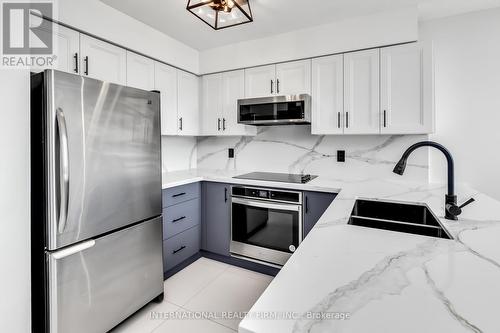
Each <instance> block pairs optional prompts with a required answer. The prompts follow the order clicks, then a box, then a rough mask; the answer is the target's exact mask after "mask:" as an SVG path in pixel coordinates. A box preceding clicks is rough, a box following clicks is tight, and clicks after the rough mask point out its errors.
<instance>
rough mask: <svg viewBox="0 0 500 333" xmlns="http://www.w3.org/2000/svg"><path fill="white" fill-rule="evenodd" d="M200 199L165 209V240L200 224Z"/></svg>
mask: <svg viewBox="0 0 500 333" xmlns="http://www.w3.org/2000/svg"><path fill="white" fill-rule="evenodd" d="M200 204H201V202H200V199H199V198H198V199H193V200H189V201H185V202H181V203H180V204H177V205H174V206H170V207H167V208H164V209H163V239H168V238H170V237H172V236H175V235H177V234H178V233H180V232H183V231H184V230H187V229H189V228H192V227H194V226H195V225H199V224H200V210H201V206H200Z"/></svg>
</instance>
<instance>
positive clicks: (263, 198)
mask: <svg viewBox="0 0 500 333" xmlns="http://www.w3.org/2000/svg"><path fill="white" fill-rule="evenodd" d="M301 240H302V192H298V191H289V190H281V189H268V188H257V187H245V186H233V187H232V189H231V245H230V251H231V254H232V255H235V256H243V257H245V258H249V259H250V260H257V261H259V262H263V263H267V264H271V265H284V264H285V263H286V261H287V260H288V258H290V256H291V255H292V253H293V252H294V251H295V249H296V248H297V247H298V246H299V243H300V242H301Z"/></svg>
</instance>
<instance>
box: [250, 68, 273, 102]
mask: <svg viewBox="0 0 500 333" xmlns="http://www.w3.org/2000/svg"><path fill="white" fill-rule="evenodd" d="M275 81H276V65H269V66H260V67H252V68H247V69H245V97H247V98H252V97H264V96H270V95H273V94H275V93H276V82H275Z"/></svg>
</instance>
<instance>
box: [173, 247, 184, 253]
mask: <svg viewBox="0 0 500 333" xmlns="http://www.w3.org/2000/svg"><path fill="white" fill-rule="evenodd" d="M185 248H186V247H185V246H184V245H182V246H181V247H180V248H178V249H177V250H173V251H172V254H176V253H177V252H180V251H182V250H184V249H185Z"/></svg>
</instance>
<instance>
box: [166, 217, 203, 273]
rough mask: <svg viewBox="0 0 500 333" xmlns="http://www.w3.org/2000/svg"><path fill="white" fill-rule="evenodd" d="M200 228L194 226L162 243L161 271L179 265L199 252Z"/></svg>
mask: <svg viewBox="0 0 500 333" xmlns="http://www.w3.org/2000/svg"><path fill="white" fill-rule="evenodd" d="M200 239H201V234H200V227H199V226H196V227H193V228H191V229H188V230H186V231H183V232H181V233H180V234H177V235H175V236H174V237H170V238H169V239H167V240H165V241H163V269H164V270H165V271H168V270H169V269H171V268H173V267H175V266H176V265H178V264H180V263H181V262H183V261H184V260H186V259H187V258H189V257H191V256H193V255H195V254H196V253H198V252H199V251H200Z"/></svg>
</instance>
